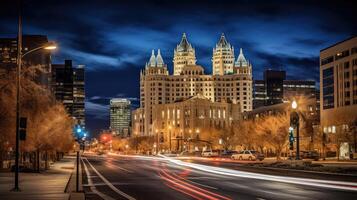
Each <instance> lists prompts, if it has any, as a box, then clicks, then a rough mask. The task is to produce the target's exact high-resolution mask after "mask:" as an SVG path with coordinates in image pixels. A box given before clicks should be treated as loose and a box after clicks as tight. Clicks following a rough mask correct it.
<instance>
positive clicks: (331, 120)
mask: <svg viewBox="0 0 357 200" xmlns="http://www.w3.org/2000/svg"><path fill="white" fill-rule="evenodd" d="M320 102H321V103H320V110H321V126H322V127H323V132H324V133H326V134H328V135H329V134H332V135H335V134H340V133H344V135H348V134H352V135H353V133H354V136H351V137H352V138H353V137H354V138H356V133H357V130H356V128H357V127H356V124H357V114H356V113H357V36H354V37H351V38H349V39H346V40H344V41H341V42H338V43H336V44H334V45H332V46H330V47H327V48H325V49H322V50H321V51H320ZM337 142H338V143H342V142H350V144H351V145H352V146H354V152H357V151H356V149H357V147H356V146H357V144H356V143H357V142H356V139H354V141H353V142H352V141H351V140H348V139H346V138H340V141H337Z"/></svg>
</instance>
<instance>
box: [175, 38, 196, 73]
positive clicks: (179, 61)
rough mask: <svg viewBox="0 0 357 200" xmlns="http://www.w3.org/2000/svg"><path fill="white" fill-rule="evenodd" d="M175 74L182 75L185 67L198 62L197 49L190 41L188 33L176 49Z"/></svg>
mask: <svg viewBox="0 0 357 200" xmlns="http://www.w3.org/2000/svg"><path fill="white" fill-rule="evenodd" d="M173 62H174V75H180V74H181V72H182V69H183V67H185V66H186V65H195V64H196V53H195V49H194V48H193V47H192V45H191V44H190V43H189V42H188V40H187V37H186V34H185V33H184V34H183V35H182V39H181V42H180V44H178V45H177V47H176V48H175V50H174V60H173Z"/></svg>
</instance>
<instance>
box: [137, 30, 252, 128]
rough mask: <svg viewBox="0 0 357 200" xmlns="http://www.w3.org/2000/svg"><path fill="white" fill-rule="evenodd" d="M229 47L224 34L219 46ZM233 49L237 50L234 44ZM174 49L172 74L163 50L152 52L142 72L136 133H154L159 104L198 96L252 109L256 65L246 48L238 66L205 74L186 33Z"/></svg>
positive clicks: (240, 56)
mask: <svg viewBox="0 0 357 200" xmlns="http://www.w3.org/2000/svg"><path fill="white" fill-rule="evenodd" d="M224 46H225V47H224ZM226 47H230V45H229V43H228V42H227V41H226V39H225V38H224V35H223V36H222V37H221V40H220V42H219V43H218V44H217V47H216V48H215V49H216V50H218V49H219V48H226ZM230 48H231V49H232V50H233V47H230ZM219 51H221V50H219ZM174 52H175V53H174V74H173V75H169V72H168V69H167V65H166V64H165V63H164V61H163V58H162V56H161V53H160V50H159V51H158V53H157V55H156V56H155V52H154V51H153V52H152V54H151V57H150V59H149V62H148V63H146V65H145V69H143V70H142V71H141V72H140V108H138V109H137V110H135V111H134V112H133V115H132V117H133V119H132V121H133V124H132V126H133V127H132V129H133V134H134V135H151V134H154V131H153V130H154V127H153V124H155V119H154V118H153V107H154V106H155V105H159V104H172V103H175V102H179V101H180V102H182V101H185V100H187V99H189V98H191V97H193V96H197V95H201V96H204V97H205V98H207V99H208V100H209V101H211V102H212V103H216V102H225V103H229V104H237V105H239V109H238V110H239V111H238V112H245V111H250V110H252V105H253V95H252V93H253V89H252V88H253V83H252V66H251V64H249V62H248V61H247V60H246V59H245V57H244V55H243V51H242V50H241V51H240V55H239V56H238V59H237V61H236V62H235V64H234V67H232V65H231V66H230V67H226V68H224V67H223V68H222V69H225V70H226V71H227V72H229V73H225V72H223V74H213V75H211V74H205V73H204V68H203V67H202V66H200V65H196V64H195V63H196V58H195V54H194V52H195V51H194V49H193V48H192V46H191V44H189V43H188V40H187V38H186V35H185V34H184V35H183V37H182V40H181V42H180V44H179V45H178V46H177V47H176V49H175V51H174ZM232 52H233V51H232ZM222 55H223V54H222ZM231 56H232V55H231ZM213 57H215V56H213ZM217 59H218V58H217ZM224 59H226V58H224ZM227 59H228V58H227ZM229 60H230V61H233V60H234V55H233V60H232V57H229ZM231 64H232V63H231ZM239 114H240V113H239ZM167 125H168V124H167ZM182 128H187V127H182Z"/></svg>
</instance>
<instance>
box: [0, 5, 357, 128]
mask: <svg viewBox="0 0 357 200" xmlns="http://www.w3.org/2000/svg"><path fill="white" fill-rule="evenodd" d="M13 2H14V1H10V0H5V1H4V0H2V1H1V3H0V4H1V6H0V37H6V36H12V37H13V36H15V35H16V28H17V24H16V23H17V17H16V7H15V6H16V4H14V3H13ZM24 2H25V5H24V33H25V34H44V35H47V36H48V37H49V39H51V40H55V41H56V42H58V44H59V49H58V50H57V51H56V52H55V53H54V55H53V62H54V63H62V62H63V60H64V59H72V60H74V63H76V64H84V65H86V70H87V72H86V94H87V102H86V109H87V124H88V128H89V129H90V131H91V132H92V133H95V132H97V131H98V130H99V129H101V128H107V127H108V112H109V111H108V102H109V101H108V99H109V98H111V97H130V98H132V99H133V100H134V103H135V104H137V103H138V102H137V101H136V99H137V98H138V96H139V89H138V87H139V71H140V69H141V68H143V67H144V64H145V62H146V61H147V60H148V59H149V57H150V53H151V49H161V52H162V55H163V58H164V61H165V62H166V63H167V64H168V65H169V68H170V69H172V56H173V49H174V47H175V46H176V44H177V43H178V42H179V41H180V39H181V35H182V33H183V32H186V33H187V35H188V39H189V41H190V42H191V44H192V45H193V46H194V48H195V49H196V57H197V63H198V64H200V65H203V66H204V67H205V70H206V72H207V73H210V72H211V56H212V48H213V47H214V45H215V43H216V42H217V41H218V39H219V37H220V35H221V33H222V32H223V33H225V35H226V37H227V39H228V41H229V42H230V43H231V44H232V45H233V46H234V47H235V49H236V54H237V53H238V52H239V48H243V50H244V53H245V55H246V58H248V59H249V60H250V61H251V62H252V64H253V71H254V78H255V79H260V78H261V77H262V71H263V70H264V69H266V68H274V69H284V70H286V71H287V74H288V78H290V79H312V80H316V81H318V78H319V73H318V67H319V65H318V64H319V59H318V56H319V51H320V49H322V48H324V47H326V46H329V45H331V44H333V43H335V42H338V41H340V40H343V39H345V38H347V37H350V36H352V35H355V34H356V33H357V19H356V14H355V13H356V12H357V11H356V8H357V6H356V4H355V3H353V1H331V2H330V1H312V2H310V1H302V0H301V1H233V0H232V1H214V0H210V1H200V0H197V1H188V0H180V1H174V0H171V1H170V0H167V1H135V0H131V1H119V0H116V1H114V0H113V1H108V0H97V1H94V0H85V1H84V0H83V1H78V0H76V1H54V0H49V1H48V0H47V1H39V0H37V1H35V0H27V1H26V0H24ZM287 2H288V3H287Z"/></svg>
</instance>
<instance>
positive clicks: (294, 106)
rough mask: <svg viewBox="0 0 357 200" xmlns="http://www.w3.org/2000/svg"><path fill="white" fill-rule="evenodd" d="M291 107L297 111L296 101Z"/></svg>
mask: <svg viewBox="0 0 357 200" xmlns="http://www.w3.org/2000/svg"><path fill="white" fill-rule="evenodd" d="M291 107H292V108H293V109H296V108H297V103H296V101H295V100H294V101H293V102H292V103H291Z"/></svg>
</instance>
